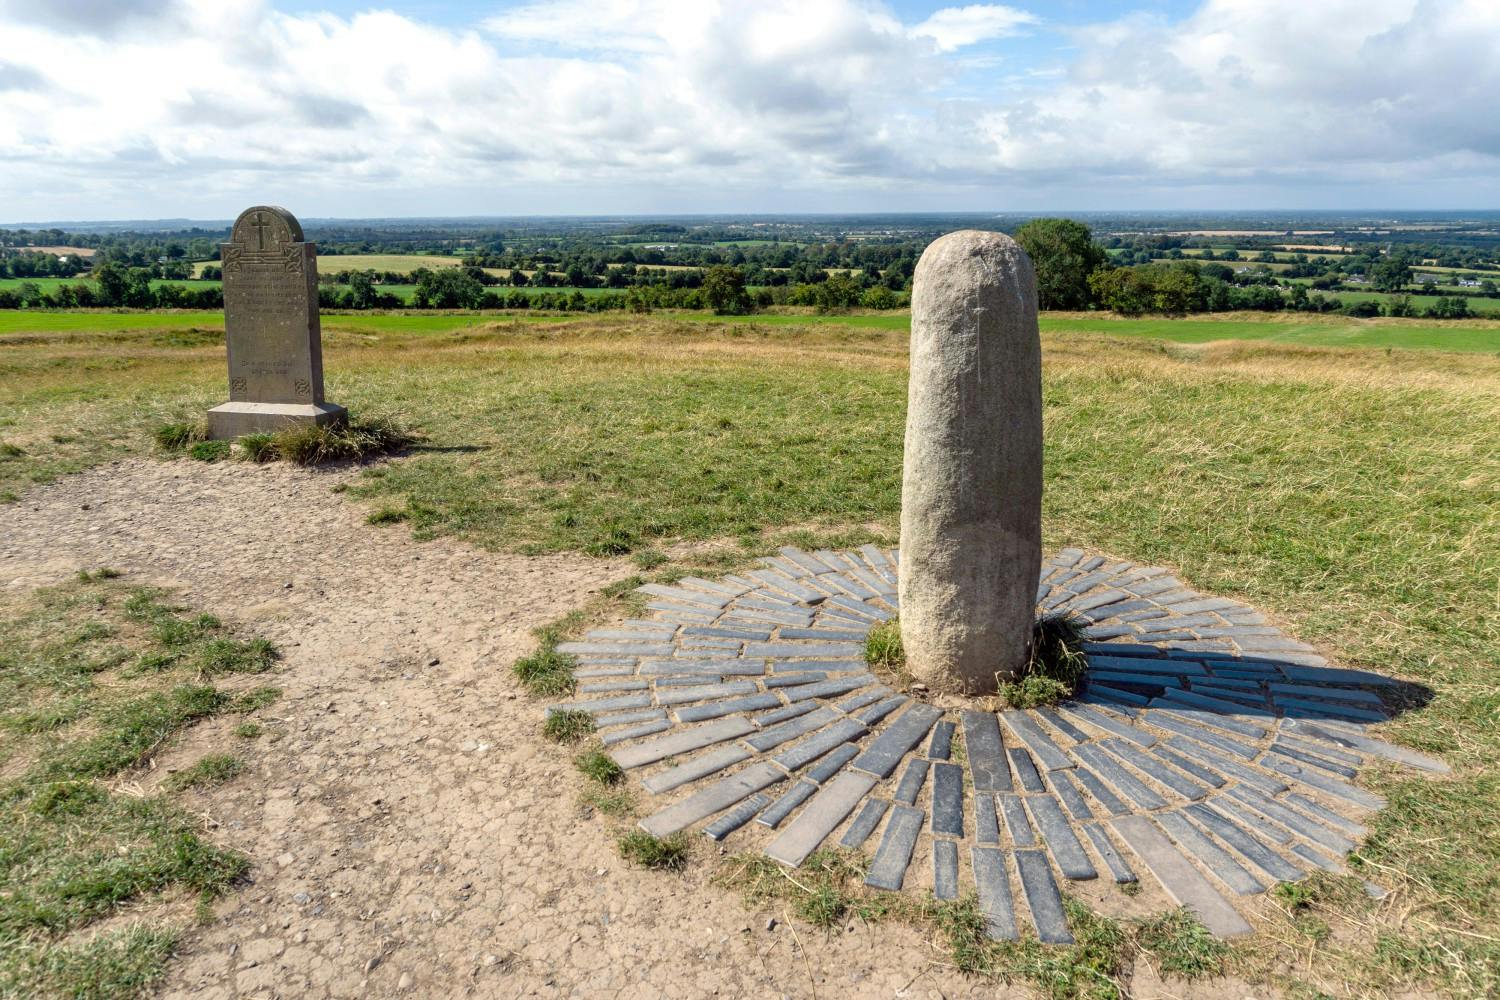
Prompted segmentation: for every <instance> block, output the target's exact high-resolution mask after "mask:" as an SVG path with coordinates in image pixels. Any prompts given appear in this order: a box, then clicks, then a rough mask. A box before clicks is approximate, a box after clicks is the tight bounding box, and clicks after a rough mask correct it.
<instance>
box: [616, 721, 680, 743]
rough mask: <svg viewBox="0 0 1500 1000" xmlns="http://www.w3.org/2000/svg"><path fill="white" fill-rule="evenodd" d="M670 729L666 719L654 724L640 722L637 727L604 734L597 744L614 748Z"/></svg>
mask: <svg viewBox="0 0 1500 1000" xmlns="http://www.w3.org/2000/svg"><path fill="white" fill-rule="evenodd" d="M671 728H672V724H671V723H670V722H668V721H667V720H666V719H657V720H655V721H654V722H642V723H640V724H639V725H635V726H627V727H626V728H624V729H616V730H614V731H613V732H609V733H605V734H604V735H603V736H601V737H600V738H599V742H601V743H603V744H604V745H605V746H607V747H608V746H614V745H615V744H616V743H623V742H625V741H626V740H636V739H640V738H641V737H642V736H650V735H652V734H653V733H660V732H664V731H666V730H668V729H671Z"/></svg>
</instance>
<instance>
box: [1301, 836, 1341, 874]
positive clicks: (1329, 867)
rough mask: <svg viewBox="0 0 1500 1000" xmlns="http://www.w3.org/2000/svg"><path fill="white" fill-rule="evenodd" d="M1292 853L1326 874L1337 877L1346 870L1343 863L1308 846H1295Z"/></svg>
mask: <svg viewBox="0 0 1500 1000" xmlns="http://www.w3.org/2000/svg"><path fill="white" fill-rule="evenodd" d="M1292 853H1293V854H1295V855H1297V857H1299V858H1301V859H1302V860H1304V861H1308V862H1311V863H1312V864H1314V865H1316V866H1317V867H1319V868H1321V869H1323V870H1324V871H1325V872H1333V873H1334V874H1335V875H1338V874H1342V873H1343V872H1344V871H1345V870H1346V869H1345V868H1344V865H1343V863H1342V862H1340V861H1339V860H1337V859H1336V858H1331V857H1329V856H1328V855H1326V854H1324V853H1323V852H1322V851H1320V850H1318V849H1317V848H1314V847H1309V846H1307V845H1306V844H1293V845H1292Z"/></svg>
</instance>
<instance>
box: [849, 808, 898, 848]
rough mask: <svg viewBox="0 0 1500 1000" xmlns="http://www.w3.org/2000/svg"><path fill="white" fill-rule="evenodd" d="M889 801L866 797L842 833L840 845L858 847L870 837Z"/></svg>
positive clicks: (883, 814)
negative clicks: (857, 812)
mask: <svg viewBox="0 0 1500 1000" xmlns="http://www.w3.org/2000/svg"><path fill="white" fill-rule="evenodd" d="M890 805H891V804H890V803H889V802H886V801H884V800H882V799H866V800H865V804H864V805H862V806H860V807H859V814H858V815H856V816H855V817H854V819H853V821H852V822H850V824H849V826H848V828H847V829H846V830H844V835H843V837H841V838H840V839H839V844H840V846H842V847H847V848H850V849H851V850H852V849H855V848H858V847H860V846H861V845H862V844H864V842H865V841H867V840H869V839H870V834H872V833H874V832H875V828H876V827H877V826H879V825H880V820H881V818H882V817H883V816H885V811H886V810H887V809H889V808H890Z"/></svg>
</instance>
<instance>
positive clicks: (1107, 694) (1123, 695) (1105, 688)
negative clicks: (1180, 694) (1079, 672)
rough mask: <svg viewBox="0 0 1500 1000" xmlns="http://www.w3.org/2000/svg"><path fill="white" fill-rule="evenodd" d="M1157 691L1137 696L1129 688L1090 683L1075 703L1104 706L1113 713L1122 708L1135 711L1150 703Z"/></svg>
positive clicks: (1076, 698)
mask: <svg viewBox="0 0 1500 1000" xmlns="http://www.w3.org/2000/svg"><path fill="white" fill-rule="evenodd" d="M1155 695H1156V691H1155V690H1152V692H1151V693H1150V694H1136V693H1135V692H1134V691H1131V690H1130V689H1129V688H1128V687H1124V686H1114V685H1109V684H1095V683H1094V682H1093V681H1090V682H1089V684H1088V688H1087V689H1086V690H1085V692H1084V694H1083V695H1081V696H1075V701H1078V702H1083V703H1085V704H1089V705H1102V706H1103V707H1105V708H1108V709H1110V710H1112V711H1120V710H1122V709H1121V706H1124V707H1125V708H1126V709H1129V710H1134V709H1136V708H1140V707H1141V706H1143V705H1147V704H1149V703H1150V701H1151V699H1152V697H1154V696H1155Z"/></svg>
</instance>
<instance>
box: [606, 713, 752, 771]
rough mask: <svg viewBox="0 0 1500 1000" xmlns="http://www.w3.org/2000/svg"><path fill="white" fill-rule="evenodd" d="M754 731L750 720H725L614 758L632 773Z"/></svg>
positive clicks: (622, 750)
mask: <svg viewBox="0 0 1500 1000" xmlns="http://www.w3.org/2000/svg"><path fill="white" fill-rule="evenodd" d="M754 731H755V724H754V723H752V722H751V721H750V720H749V719H722V720H720V721H718V722H711V723H709V724H708V725H706V726H694V727H693V728H691V729H679V730H678V731H677V732H675V733H673V734H672V735H670V736H662V737H660V738H658V739H654V740H648V741H647V742H645V743H637V744H636V745H635V746H632V747H621V748H620V749H618V750H616V751H614V753H613V754H611V756H613V757H614V759H615V763H616V764H619V765H620V766H621V767H623V768H625V769H626V770H629V769H630V768H632V767H640V766H642V765H643V764H652V763H655V762H656V761H659V760H665V759H666V758H668V757H673V756H676V755H677V754H681V753H691V752H692V751H694V750H698V749H701V748H703V747H706V746H712V745H713V744H715V743H723V742H724V741H725V740H732V739H734V738H735V737H738V736H744V735H745V734H746V733H751V732H754Z"/></svg>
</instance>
